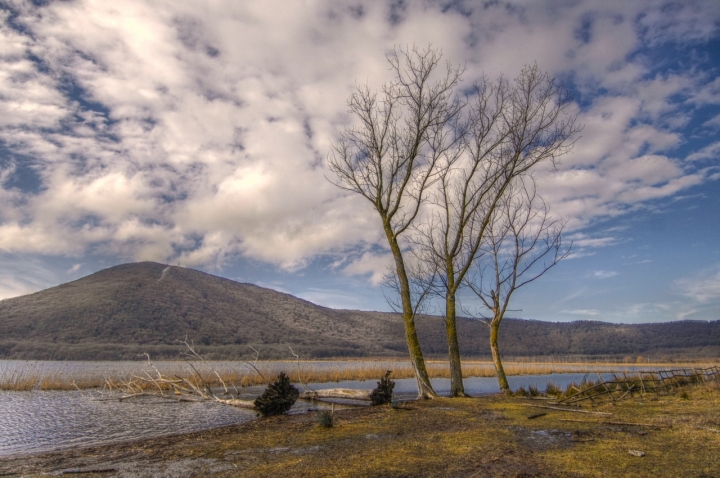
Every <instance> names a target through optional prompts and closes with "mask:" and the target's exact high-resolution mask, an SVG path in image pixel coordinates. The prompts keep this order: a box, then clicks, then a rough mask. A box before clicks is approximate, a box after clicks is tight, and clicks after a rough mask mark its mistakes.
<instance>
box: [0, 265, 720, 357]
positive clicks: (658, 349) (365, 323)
mask: <svg viewBox="0 0 720 478" xmlns="http://www.w3.org/2000/svg"><path fill="white" fill-rule="evenodd" d="M458 325H459V329H460V337H461V344H460V345H461V350H462V352H463V354H464V355H465V356H487V355H489V353H490V352H489V347H488V344H487V342H488V340H487V330H486V329H487V328H486V326H485V325H484V324H483V323H480V322H477V321H472V320H469V319H461V320H460V323H459V324H458ZM418 329H419V334H420V340H421V343H422V344H423V350H424V352H425V353H426V354H428V355H432V356H442V355H444V354H445V351H446V348H445V336H444V334H445V332H444V330H445V329H444V323H443V320H442V318H440V317H428V316H423V317H420V318H418ZM185 337H187V338H188V340H192V341H193V342H194V343H195V344H196V345H197V346H198V347H199V349H200V350H201V351H203V352H204V353H207V354H210V356H211V357H214V358H228V359H231V358H240V357H250V356H254V355H255V352H254V351H253V348H254V349H256V350H259V351H260V357H261V358H266V359H269V358H290V357H291V355H290V351H289V349H288V347H289V346H291V347H292V348H293V350H294V351H295V352H297V353H299V354H300V355H301V356H302V357H303V358H316V357H363V356H365V357H367V356H375V357H378V356H404V355H405V353H406V346H405V338H404V332H403V326H402V321H401V318H400V317H399V316H397V315H395V314H390V313H381V312H362V311H349V310H334V309H329V308H326V307H321V306H318V305H315V304H312V303H310V302H307V301H304V300H301V299H298V298H296V297H293V296H291V295H288V294H283V293H281V292H277V291H274V290H270V289H265V288H262V287H258V286H255V285H252V284H241V283H238V282H234V281H232V280H229V279H224V278H220V277H216V276H213V275H210V274H206V273H203V272H199V271H196V270H192V269H186V268H181V267H173V266H167V265H164V264H157V263H152V262H143V263H133V264H124V265H120V266H116V267H112V268H109V269H105V270H102V271H100V272H97V273H95V274H92V275H90V276H87V277H84V278H82V279H79V280H76V281H74V282H70V283H67V284H63V285H60V286H57V287H53V288H50V289H47V290H44V291H41V292H37V293H35V294H30V295H26V296H22V297H16V298H13V299H7V300H4V301H0V357H1V358H18V359H20V358H22V359H74V360H99V359H107V360H116V359H138V358H140V354H142V353H144V352H147V353H150V354H151V356H153V357H155V358H177V357H178V356H179V354H181V353H182V351H183V347H182V346H181V345H179V344H178V342H177V341H178V340H181V339H184V338H185ZM501 340H502V342H501V347H502V349H501V350H502V351H503V353H504V354H505V355H506V356H541V355H610V354H612V355H649V354H655V355H658V354H660V355H662V354H674V353H683V354H689V355H702V356H718V352H719V351H720V321H714V322H689V321H683V322H671V323H660V324H641V325H617V324H608V323H603V322H594V321H581V322H572V323H552V322H541V321H531V320H519V319H506V321H505V322H504V323H503V328H502V330H501Z"/></svg>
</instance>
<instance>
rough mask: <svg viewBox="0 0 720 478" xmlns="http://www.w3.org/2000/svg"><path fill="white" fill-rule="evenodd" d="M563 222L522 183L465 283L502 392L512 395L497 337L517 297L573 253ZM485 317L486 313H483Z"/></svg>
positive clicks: (528, 180) (495, 220)
mask: <svg viewBox="0 0 720 478" xmlns="http://www.w3.org/2000/svg"><path fill="white" fill-rule="evenodd" d="M564 227H565V221H563V220H561V219H556V218H552V217H551V216H550V208H549V206H548V205H547V203H546V202H545V201H543V199H542V198H541V197H540V196H539V195H538V194H537V191H536V188H535V182H534V180H533V178H532V177H531V176H524V177H521V178H518V180H517V181H515V182H514V183H513V184H512V185H511V186H510V188H509V189H508V194H506V195H504V196H503V197H502V198H501V200H500V201H499V202H498V205H497V207H496V208H495V210H494V212H493V215H492V218H491V220H490V222H489V223H488V226H487V233H486V234H485V236H484V238H483V242H482V245H481V247H480V249H479V251H478V255H477V257H476V260H475V270H476V274H474V275H473V276H468V277H467V278H466V280H465V283H466V284H467V285H468V286H469V287H470V288H471V289H472V291H473V292H474V293H475V295H476V296H477V297H479V298H480V301H481V302H482V305H483V306H484V307H483V308H481V309H480V313H479V314H477V315H479V316H480V318H481V319H482V320H484V321H485V323H486V324H487V325H488V327H489V328H490V349H491V351H492V357H493V363H494V364H495V371H496V373H497V377H498V383H499V385H500V389H501V390H502V391H507V390H509V388H510V387H509V385H508V381H507V377H506V376H505V371H504V369H503V366H502V360H501V357H500V349H499V346H498V333H499V331H500V324H501V322H502V320H503V317H504V316H505V313H506V312H507V311H508V310H509V309H508V306H509V304H510V299H511V297H512V295H513V293H514V292H515V291H516V290H518V289H519V288H521V287H524V286H526V285H527V284H529V283H531V282H533V281H534V280H536V279H538V278H539V277H541V276H542V275H543V274H545V273H546V272H547V271H548V270H550V269H551V268H552V267H554V266H555V265H557V263H558V262H560V261H561V260H562V259H564V258H566V257H567V256H568V254H569V253H570V248H571V246H572V245H571V244H570V245H565V244H563V242H562V232H563V229H564ZM483 311H485V312H483Z"/></svg>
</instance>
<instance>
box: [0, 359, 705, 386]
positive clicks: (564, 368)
mask: <svg viewBox="0 0 720 478" xmlns="http://www.w3.org/2000/svg"><path fill="white" fill-rule="evenodd" d="M168 364H169V363H168V362H165V363H164V364H163V368H162V371H163V375H178V376H181V377H183V378H186V379H189V378H192V377H194V376H195V371H194V370H193V369H192V368H190V367H189V366H188V364H187V363H185V362H176V363H175V364H174V365H168ZM193 364H194V365H195V367H196V369H197V370H198V371H199V372H200V374H201V376H202V378H203V380H205V381H206V382H207V383H208V384H209V385H211V386H222V385H223V383H224V384H225V385H227V386H228V387H237V388H242V387H248V386H253V385H265V384H267V383H269V381H271V380H273V379H274V378H275V377H276V376H277V374H278V373H279V372H280V371H284V372H285V373H287V374H288V375H289V376H290V380H291V381H292V382H295V383H332V382H340V381H344V380H368V381H375V380H379V379H380V377H382V376H383V375H385V372H386V371H387V370H392V378H393V379H402V378H413V377H414V374H413V370H412V367H411V365H410V363H409V362H401V361H397V360H355V361H347V362H341V363H337V364H335V363H332V362H303V361H300V362H284V363H282V362H256V363H254V364H253V365H251V364H249V363H248V362H238V363H236V364H231V363H223V364H221V365H218V366H217V367H216V366H215V364H213V363H207V364H206V363H202V362H193ZM427 365H428V373H429V374H430V377H432V378H450V369H449V367H448V364H447V362H440V361H429V362H428V364H427ZM713 365H718V362H703V363H697V362H693V363H687V364H682V363H643V364H642V367H643V368H644V369H648V370H652V369H667V368H681V367H688V368H691V367H708V366H713ZM627 366H636V364H621V363H600V362H592V363H590V362H534V363H533V362H512V361H508V362H505V363H504V367H505V372H506V374H507V375H546V374H552V373H589V372H622V371H623V370H624V369H625V367H627ZM215 372H217V373H215ZM147 374H151V375H155V371H154V369H153V368H152V367H151V364H149V363H137V367H136V368H135V369H134V370H133V371H131V372H130V371H126V372H118V371H117V370H115V371H112V370H109V369H108V368H106V367H103V366H101V365H99V366H95V365H93V364H92V363H88V364H80V366H77V367H75V369H69V368H64V369H62V370H58V368H57V367H56V366H54V364H53V363H52V362H31V361H28V362H23V363H21V364H20V365H17V364H15V365H13V366H12V367H10V366H8V365H7V364H6V363H2V362H0V390H14V391H27V390H74V389H77V388H79V389H90V388H103V387H105V388H108V387H109V388H121V387H122V385H123V384H124V383H127V382H128V381H130V380H133V381H135V382H142V378H143V377H147ZM463 376H464V377H466V378H467V377H494V376H495V369H494V367H493V365H492V363H491V362H478V361H465V362H463ZM150 386H153V387H154V386H155V385H152V384H150V383H149V382H148V385H147V387H150Z"/></svg>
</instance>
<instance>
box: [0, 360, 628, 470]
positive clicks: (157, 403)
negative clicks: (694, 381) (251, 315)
mask: <svg viewBox="0 0 720 478" xmlns="http://www.w3.org/2000/svg"><path fill="white" fill-rule="evenodd" d="M1 362H2V363H0V369H2V370H3V372H2V373H4V374H7V373H9V372H11V371H12V369H13V368H17V367H20V366H22V365H23V364H26V365H27V363H26V362H22V361H1ZM318 363H321V364H323V363H324V364H328V365H327V366H333V367H337V366H338V365H339V364H340V365H342V366H345V365H347V366H350V367H352V366H357V364H358V362H347V363H346V362H318ZM36 364H38V363H36ZM39 364H40V365H38V366H39V367H42V368H43V369H44V370H45V371H52V370H55V371H56V372H57V373H58V374H64V376H66V377H71V376H73V375H74V374H78V376H79V375H80V374H85V375H86V374H88V373H98V374H104V376H108V375H117V374H121V373H131V371H132V370H133V368H137V367H138V363H137V362H103V363H95V362H42V363H39ZM226 364H227V363H226ZM215 365H217V366H218V367H219V368H222V367H221V365H222V363H216V364H215ZM263 365H268V363H267V362H266V363H263ZM276 365H277V367H278V368H281V367H287V366H288V363H287V362H277V363H276ZM388 365H390V366H391V365H392V364H391V363H388ZM172 366H179V364H178V363H173V362H169V363H159V364H158V367H159V368H163V369H164V370H170V369H171V368H172ZM234 366H237V363H234ZM271 368H274V367H271ZM623 368H625V369H626V370H627V369H628V367H623ZM637 368H639V367H632V368H631V370H632V369H637ZM602 375H603V377H604V378H609V377H610V376H611V375H610V374H602ZM0 376H2V374H0ZM585 376H587V377H588V378H590V379H595V378H597V375H596V373H594V372H593V373H589V374H584V373H557V374H547V375H522V376H510V377H508V380H509V382H510V387H511V388H512V389H513V390H515V389H517V388H518V387H521V386H522V387H525V388H526V389H527V388H528V387H529V386H536V387H538V388H539V389H541V390H544V389H545V387H546V385H547V383H548V382H553V383H555V384H556V385H559V386H561V387H565V386H566V385H567V384H568V383H570V382H580V381H582V379H583V378H584V377H585ZM432 383H433V387H434V388H435V390H436V391H437V392H438V393H439V394H440V395H448V394H449V392H450V380H449V379H442V378H439V379H432ZM375 386H376V381H374V380H367V381H341V382H333V383H323V384H320V383H311V384H308V387H310V388H312V389H316V390H317V389H322V388H354V389H372V388H375ZM262 391H263V387H248V388H246V389H244V390H243V392H242V394H241V398H245V399H252V398H255V397H257V396H259V395H260V394H261V393H262ZM465 391H466V392H467V393H469V394H470V395H483V394H491V393H497V392H498V391H499V388H498V385H497V379H496V378H494V377H475V378H467V379H465ZM394 392H395V396H396V398H398V399H412V398H414V397H415V396H416V393H417V388H416V382H415V380H414V379H397V380H395V390H394ZM104 398H106V396H105V395H101V394H100V393H99V392H98V391H95V390H84V391H77V390H75V391H27V392H15V391H0V456H9V455H17V454H27V453H37V452H43V451H52V450H59V449H64V448H72V447H81V446H92V445H101V444H108V443H116V442H121V441H127V440H133V439H138V438H152V437H158V436H164V435H173V434H179V433H188V432H193V431H200V430H206V429H210V428H216V427H221V426H226V425H233V424H239V423H243V422H247V421H249V420H253V419H255V417H256V413H255V412H254V411H252V410H245V409H240V408H235V407H229V406H226V405H221V404H216V403H212V402H202V403H188V402H183V403H177V402H171V401H164V400H161V399H151V398H141V399H132V400H125V401H122V402H119V401H117V400H104ZM327 407H329V405H328V404H326V403H323V402H308V401H301V400H299V401H298V402H297V403H296V404H295V406H294V407H293V409H292V410H291V411H290V413H306V412H307V411H309V410H316V409H319V408H327Z"/></svg>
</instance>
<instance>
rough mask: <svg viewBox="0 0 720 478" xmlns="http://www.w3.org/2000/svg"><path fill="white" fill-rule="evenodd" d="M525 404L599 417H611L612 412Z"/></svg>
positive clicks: (531, 405)
mask: <svg viewBox="0 0 720 478" xmlns="http://www.w3.org/2000/svg"><path fill="white" fill-rule="evenodd" d="M525 405H526V406H528V407H535V408H547V409H548V410H558V411H561V412H575V413H588V414H590V415H599V416H601V417H611V416H612V413H608V412H591V411H589V410H576V409H574V408H562V407H549V406H547V405H533V404H532V403H526V404H525Z"/></svg>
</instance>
